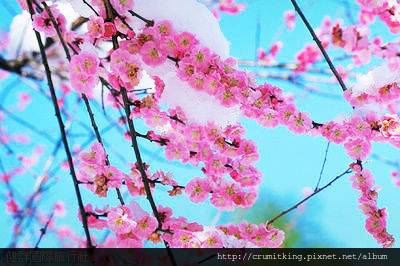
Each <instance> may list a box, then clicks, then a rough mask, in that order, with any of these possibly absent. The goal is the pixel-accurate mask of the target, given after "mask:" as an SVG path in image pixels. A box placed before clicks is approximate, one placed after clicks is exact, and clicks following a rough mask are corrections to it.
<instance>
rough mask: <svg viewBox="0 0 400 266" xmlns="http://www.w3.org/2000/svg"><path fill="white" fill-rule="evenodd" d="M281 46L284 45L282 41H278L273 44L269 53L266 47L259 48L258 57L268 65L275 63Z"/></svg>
mask: <svg viewBox="0 0 400 266" xmlns="http://www.w3.org/2000/svg"><path fill="white" fill-rule="evenodd" d="M281 47H282V42H279V41H278V42H276V43H274V44H273V45H272V46H271V48H270V49H269V51H268V53H267V52H266V51H265V50H264V49H262V48H258V50H257V59H258V60H259V61H262V62H263V63H266V64H267V65H273V64H275V63H276V62H275V58H276V56H277V55H278V53H279V50H280V49H281Z"/></svg>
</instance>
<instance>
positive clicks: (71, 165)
mask: <svg viewBox="0 0 400 266" xmlns="http://www.w3.org/2000/svg"><path fill="white" fill-rule="evenodd" d="M27 4H28V8H29V12H30V14H31V17H32V16H33V15H34V14H35V11H34V9H33V7H32V2H31V0H27ZM34 31H35V35H36V39H37V42H38V45H39V49H40V55H41V57H42V61H43V65H44V68H45V71H46V77H47V82H48V85H49V89H50V94H51V97H52V100H53V105H54V109H55V112H56V117H57V121H58V125H59V128H60V131H61V136H62V141H63V143H64V149H65V153H66V154H67V159H68V164H69V168H70V173H71V176H72V181H73V183H74V187H75V193H76V197H77V199H78V205H79V209H80V213H81V216H82V223H83V228H84V230H85V235H86V240H87V245H88V247H89V248H93V244H92V240H91V238H90V233H89V228H88V224H87V219H86V218H87V217H86V214H85V209H84V206H83V202H82V196H81V193H80V189H79V185H78V180H77V178H76V173H75V168H74V163H73V160H72V156H71V151H70V148H69V144H68V140H67V136H66V133H65V128H64V122H63V120H62V117H61V113H60V107H59V106H58V102H57V96H56V92H55V88H54V85H53V81H52V78H51V70H50V67H49V64H48V62H47V56H46V52H45V48H44V45H43V42H42V38H41V37H40V34H39V32H37V31H36V30H34Z"/></svg>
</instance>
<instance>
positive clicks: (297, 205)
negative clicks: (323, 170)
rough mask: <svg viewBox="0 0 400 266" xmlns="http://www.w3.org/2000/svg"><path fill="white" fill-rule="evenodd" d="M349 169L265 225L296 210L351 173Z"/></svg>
mask: <svg viewBox="0 0 400 266" xmlns="http://www.w3.org/2000/svg"><path fill="white" fill-rule="evenodd" d="M351 172H352V171H351V169H350V168H347V170H346V171H344V172H343V173H341V174H340V175H338V176H337V177H335V178H334V179H332V181H331V182H329V183H328V184H326V185H325V186H323V187H322V188H319V189H317V190H315V191H314V192H313V193H312V194H310V195H309V196H307V197H305V198H304V199H303V200H301V201H299V202H298V203H296V204H295V205H294V206H292V207H290V208H289V209H287V210H285V211H283V212H281V213H280V214H278V215H277V216H275V217H274V218H272V219H271V220H269V221H268V223H267V225H270V224H272V223H274V222H275V221H276V220H278V219H279V218H281V217H282V216H284V215H286V214H287V213H289V212H291V211H293V210H294V209H296V208H297V207H299V206H300V205H301V204H302V203H304V202H306V201H307V200H309V199H311V198H312V197H314V196H315V195H317V194H318V193H319V192H321V191H322V190H324V189H326V188H327V187H329V186H330V185H332V184H333V183H334V182H335V181H337V180H338V179H339V178H341V177H342V176H344V175H346V174H349V173H351Z"/></svg>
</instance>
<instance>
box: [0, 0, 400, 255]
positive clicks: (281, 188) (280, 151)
mask: <svg viewBox="0 0 400 266" xmlns="http://www.w3.org/2000/svg"><path fill="white" fill-rule="evenodd" d="M247 2H248V7H247V9H246V10H245V12H243V13H241V14H239V15H237V16H230V15H222V19H221V22H220V24H221V28H222V31H223V33H224V34H225V36H226V38H227V39H228V40H229V41H230V42H231V55H232V56H234V57H236V58H239V59H254V54H255V36H256V25H257V21H259V22H260V29H261V31H260V32H261V35H260V40H261V41H260V44H261V47H263V48H265V49H266V48H268V47H269V46H270V45H271V44H272V41H273V40H275V41H276V40H281V41H282V42H283V44H284V45H283V48H282V50H281V52H280V53H279V56H278V58H277V59H278V61H281V62H291V61H293V60H294V58H295V54H296V52H297V51H299V50H300V49H301V48H302V47H303V46H304V44H305V43H307V42H312V38H311V36H310V34H309V33H308V31H307V30H306V28H305V26H304V25H303V24H302V23H301V21H300V20H298V21H297V24H296V27H295V29H294V31H292V32H288V31H287V30H283V32H282V34H279V35H277V32H278V30H279V29H280V28H282V24H283V18H282V14H283V12H284V11H286V10H288V9H292V6H291V3H290V1H289V0H284V1H271V0H270V1H262V0H254V1H247ZM298 3H299V5H300V6H301V7H304V12H305V15H306V16H307V18H308V19H309V21H310V23H311V25H313V26H314V28H315V27H317V26H319V25H320V23H321V21H322V19H323V18H324V16H325V15H329V16H331V18H333V19H335V18H338V17H342V18H343V17H345V9H344V8H343V6H342V4H341V3H342V1H333V0H323V1H322V0H320V1H316V0H314V1H313V0H311V1H306V0H302V1H300V0H299V1H298ZM10 6H13V8H14V10H15V11H16V12H17V13H18V12H20V11H19V10H18V8H17V6H16V5H15V4H14V5H13V4H12V3H10ZM351 8H352V12H351V13H352V15H353V16H354V17H356V15H357V10H358V9H357V8H356V6H355V4H352V6H351ZM0 15H1V19H0V29H1V30H3V31H7V30H8V25H9V23H10V20H11V18H12V17H11V16H10V13H9V11H8V10H6V9H5V7H4V6H3V7H0ZM345 21H346V19H345ZM371 31H372V34H371V35H372V36H376V35H382V36H383V37H384V39H387V40H390V39H391V38H392V37H393V36H392V35H391V34H390V33H389V32H388V30H387V29H386V28H385V27H383V26H382V25H381V24H380V23H375V24H374V25H373V26H372V29H371ZM277 37H279V38H278V39H277ZM329 54H330V55H331V56H332V57H334V56H335V55H340V54H341V51H338V50H332V49H330V50H329ZM334 63H335V62H334ZM377 63H379V62H377V61H376V62H375V61H373V64H377ZM320 65H321V66H324V63H320ZM324 67H326V66H324ZM360 71H364V72H365V68H364V69H360ZM14 81H15V77H13V76H11V77H10V78H9V79H7V80H5V81H2V82H1V83H0V97H1V95H3V93H4V92H5V89H7V88H9V86H8V85H9V84H11V83H13V82H14ZM259 81H260V82H263V80H259ZM267 81H268V82H270V83H272V84H274V85H277V86H280V87H281V88H282V89H283V90H284V91H286V92H292V93H293V94H294V95H295V96H296V103H297V105H298V106H299V108H300V109H301V110H303V111H308V112H309V113H310V114H311V115H312V118H313V119H314V120H316V121H321V122H324V121H328V120H331V119H334V118H335V117H336V116H337V115H338V114H340V113H349V112H351V110H352V109H351V107H350V106H349V105H348V104H347V103H346V102H345V101H344V100H337V99H330V98H323V97H320V96H315V95H311V94H304V92H303V91H302V90H300V89H299V88H297V87H295V86H293V85H292V84H289V83H287V82H282V81H277V80H267ZM40 86H41V87H42V88H43V89H44V90H47V87H46V85H45V84H44V83H43V84H40ZM24 89H25V90H28V91H30V92H33V90H32V89H30V88H27V85H26V84H24V83H22V82H18V83H17V85H16V86H15V85H13V86H12V91H11V92H10V93H9V94H8V96H7V98H6V99H5V102H3V100H4V99H3V100H2V99H0V100H1V101H2V102H3V106H7V105H10V104H12V103H13V102H15V101H16V95H17V94H18V92H20V91H22V90H24ZM319 89H320V90H321V91H325V92H329V93H332V94H337V95H340V94H341V89H340V87H339V85H326V84H319ZM31 95H32V96H33V102H32V104H30V105H29V106H28V108H27V109H26V110H25V111H24V112H22V113H18V114H17V115H18V116H20V117H22V118H24V119H26V120H29V121H31V123H33V124H35V125H36V126H37V127H39V128H42V129H44V130H46V131H47V132H48V133H49V134H50V135H51V136H53V137H54V138H58V137H59V133H58V125H57V121H56V119H55V117H54V114H53V113H54V111H53V108H52V105H51V103H50V102H49V101H48V100H47V99H45V98H44V97H43V96H42V95H38V94H37V93H31ZM74 101H75V99H73V98H68V99H67V104H68V106H69V108H72V107H73V105H74ZM95 110H96V111H95V115H96V119H98V123H99V124H100V125H102V127H101V128H104V127H105V126H106V123H105V120H104V118H102V115H101V111H100V108H95ZM108 114H109V115H114V116H117V114H116V113H115V112H112V111H108ZM75 115H76V116H77V117H79V119H81V120H83V121H85V122H86V123H89V120H88V118H87V115H86V114H85V112H84V107H83V106H82V105H80V106H79V107H78V109H77V111H76V112H75ZM5 123H6V126H7V128H8V130H9V131H10V132H20V133H24V134H27V135H29V136H31V137H32V140H33V142H37V143H43V144H44V145H45V152H46V154H50V153H51V152H52V149H53V146H52V145H51V144H50V143H49V142H48V141H47V140H45V139H43V138H40V137H38V136H37V135H35V134H34V133H32V132H29V130H26V129H24V128H22V127H21V126H20V125H18V124H17V123H15V122H14V121H11V120H10V119H7V120H6V122H5ZM136 123H137V127H138V131H139V132H145V127H144V126H143V124H142V123H141V122H140V121H138V122H136ZM242 123H243V124H244V125H245V127H246V128H247V135H246V137H247V138H250V139H253V140H255V141H256V142H257V143H258V150H259V153H260V155H261V159H260V161H259V162H258V163H257V167H259V169H260V170H261V171H262V172H263V173H264V179H263V183H262V186H261V188H260V194H262V197H261V198H267V199H268V200H271V201H272V202H273V203H274V204H277V205H278V206H279V207H281V208H282V209H286V208H288V207H290V206H292V205H293V204H294V203H296V202H297V201H299V200H301V199H302V197H303V196H302V194H301V191H302V189H303V188H304V187H306V186H309V187H314V186H315V184H316V182H317V178H318V176H319V172H320V170H321V165H322V161H323V156H324V153H325V149H326V145H327V141H326V140H325V139H323V138H321V137H311V136H299V135H293V134H292V133H290V132H289V131H288V130H287V129H286V128H284V127H278V128H276V129H271V130H269V129H265V128H262V127H259V126H258V125H257V124H256V123H255V122H254V121H249V120H247V119H243V120H242ZM71 130H72V132H74V133H77V134H79V133H83V132H85V130H84V129H82V128H81V127H80V126H79V125H78V124H77V123H72V129H71ZM104 137H105V140H106V142H107V143H109V144H111V146H112V147H114V148H116V149H118V151H119V153H120V154H124V157H125V158H126V159H127V160H129V161H132V160H133V153H132V150H131V148H130V147H129V145H127V142H125V141H124V140H122V139H121V137H120V135H119V134H118V132H117V131H116V130H111V131H109V132H107V133H106V134H105V135H104ZM85 141H86V137H82V138H76V143H79V144H82V143H84V142H85ZM72 144H74V143H72ZM140 145H141V149H142V152H143V157H144V161H145V162H147V163H149V164H151V165H152V169H153V171H156V170H157V169H164V170H166V171H167V170H169V171H171V172H173V173H174V174H175V176H176V177H177V179H178V180H180V181H181V182H182V183H185V182H187V180H188V178H190V177H193V176H196V175H197V176H199V175H201V171H200V170H199V169H198V168H194V167H190V166H186V165H181V164H180V163H177V162H167V161H166V160H162V158H159V157H157V156H161V157H162V155H163V152H162V149H160V148H158V147H157V146H155V145H153V144H148V143H146V142H143V141H141V142H140ZM13 147H14V148H15V150H18V151H20V152H22V153H25V154H27V153H28V154H29V148H30V149H31V148H32V147H33V146H32V145H30V146H29V147H23V146H18V145H14V146H13ZM373 151H374V153H376V154H379V155H382V156H384V157H386V158H388V159H391V160H397V159H398V158H399V155H400V153H399V151H398V150H397V149H394V148H393V147H391V146H388V145H381V144H375V145H374V150H373ZM4 154H5V150H4V148H2V147H0V156H1V158H2V160H3V162H5V165H6V168H11V167H12V166H15V165H17V164H18V161H17V159H15V158H13V156H5V155H4ZM63 157H64V151H63V150H62V149H61V150H60V152H59V153H58V155H57V157H56V160H57V161H61V160H62V158H63ZM44 158H46V156H44ZM110 159H111V162H112V163H114V164H116V165H118V166H120V167H122V168H124V169H127V168H126V165H124V164H123V162H121V161H120V160H119V159H118V157H117V156H115V155H112V154H111V156H110ZM44 161H45V160H44V159H43V160H41V161H40V163H39V165H38V166H37V167H35V169H34V171H37V172H40V170H41V169H42V168H43V164H44ZM349 163H351V160H350V159H349V158H348V157H347V155H346V154H345V152H344V150H343V148H342V147H341V146H340V145H335V144H332V145H330V149H329V153H328V158H327V163H326V167H325V172H324V175H323V177H322V181H321V184H325V183H327V182H329V181H330V180H331V179H332V178H333V177H335V176H337V175H338V174H340V173H342V172H343V171H344V170H346V169H347V167H348V165H349ZM367 168H369V169H370V170H371V171H372V173H373V174H374V176H375V178H376V184H377V185H379V186H381V187H382V189H381V191H380V192H379V200H378V205H379V206H380V207H387V208H388V211H389V219H388V232H389V233H392V234H393V235H394V237H395V238H396V237H397V238H398V237H400V228H399V226H398V225H399V224H400V211H399V210H400V203H399V202H400V201H399V199H400V196H399V195H400V194H399V188H396V187H395V186H394V185H393V184H392V181H391V179H390V171H391V170H392V169H391V168H390V167H388V166H386V165H384V164H383V163H381V162H379V161H375V160H372V159H371V162H369V163H368V165H367ZM57 170H58V171H57V172H56V177H57V178H58V181H57V183H56V184H55V185H54V186H53V187H52V188H51V190H50V191H49V192H48V193H46V194H45V196H44V197H43V199H41V204H40V210H41V211H42V212H44V213H49V212H51V206H52V204H53V203H54V202H55V201H57V200H63V201H64V202H65V203H66V207H67V210H68V215H67V216H66V217H65V218H62V219H57V222H56V223H57V225H61V224H68V225H72V226H73V228H74V229H75V230H76V232H77V233H83V231H82V229H81V227H80V225H79V222H78V221H77V219H76V214H77V212H78V208H77V205H76V198H75V194H74V191H73V186H72V181H71V178H70V176H69V174H68V172H66V171H63V170H59V169H57ZM349 177H350V175H348V176H345V177H343V178H342V179H341V180H339V181H338V182H336V183H335V184H334V185H332V186H331V187H329V188H328V189H326V190H325V191H323V192H321V193H320V194H319V195H317V196H316V197H315V198H313V199H312V200H310V201H309V202H308V203H307V211H306V213H304V214H303V215H304V216H307V221H311V222H310V224H309V225H307V224H302V233H303V234H304V236H305V237H307V238H310V239H315V241H316V242H319V243H321V242H322V243H325V244H326V245H327V246H331V247H378V245H377V244H376V241H375V240H374V239H373V237H372V236H371V235H370V234H369V233H368V232H366V230H365V228H364V223H365V216H364V215H363V214H362V213H361V211H360V210H359V209H358V207H357V206H358V202H357V199H358V192H357V191H356V190H353V189H352V188H351V183H350V181H349V180H348V179H349ZM33 184H34V180H33V178H32V177H31V176H29V175H24V176H19V177H18V178H16V180H15V181H13V185H14V186H16V187H18V189H19V191H20V193H21V194H27V193H29V192H30V191H31V190H32V186H33ZM1 189H2V188H1ZM82 190H83V191H84V192H83V197H84V201H85V202H91V203H94V202H100V203H99V205H100V206H101V205H102V204H110V205H116V204H117V201H116V197H113V196H114V195H113V192H110V195H111V197H112V199H111V201H110V200H107V201H105V200H98V199H97V197H94V196H92V195H91V193H88V191H87V190H85V189H82ZM0 191H4V190H0ZM155 198H156V203H157V204H162V205H167V206H172V207H173V209H174V211H175V213H174V215H175V216H180V215H182V216H186V217H188V219H189V220H190V221H197V222H199V223H203V224H209V223H210V221H212V220H213V219H214V218H215V216H216V215H217V214H218V211H217V210H216V209H215V208H213V207H211V206H210V205H209V204H208V203H207V202H206V203H203V204H193V203H190V202H189V201H188V200H187V198H185V196H179V197H175V198H172V199H171V198H170V197H168V196H167V193H166V190H165V189H160V190H159V191H157V192H156V193H155ZM128 201H129V200H128ZM139 202H140V203H143V204H142V206H143V207H144V208H146V209H147V207H148V206H147V205H148V204H147V202H146V201H145V199H144V198H142V199H140V200H139ZM2 204H3V203H2ZM0 212H1V210H0ZM3 212H4V210H3ZM275 215H276V213H270V214H268V216H267V217H265V220H268V218H271V217H273V216H275ZM2 216H3V218H2V219H1V220H0V225H1V226H0V234H1V235H2V236H3V237H2V238H1V239H0V246H6V245H8V243H9V242H10V239H11V238H10V237H11V227H12V219H11V217H10V216H4V213H2ZM228 218H229V216H228V215H226V214H224V215H222V219H221V220H219V223H221V222H228ZM301 219H305V218H302V217H300V222H301ZM315 224H317V225H318V227H319V231H318V234H316V232H315V227H314V225H315ZM33 230H36V231H33V233H34V236H33V237H37V236H38V234H39V230H38V227H37V226H36V227H33ZM36 232H37V233H36ZM28 236H29V233H27V234H26V238H23V239H25V240H27V239H28ZM99 236H101V235H99ZM31 240H32V239H31ZM20 243H21V242H20ZM54 245H57V242H55V240H54V238H52V237H48V238H45V239H44V240H43V242H42V244H41V246H42V247H51V246H54ZM397 246H398V245H397Z"/></svg>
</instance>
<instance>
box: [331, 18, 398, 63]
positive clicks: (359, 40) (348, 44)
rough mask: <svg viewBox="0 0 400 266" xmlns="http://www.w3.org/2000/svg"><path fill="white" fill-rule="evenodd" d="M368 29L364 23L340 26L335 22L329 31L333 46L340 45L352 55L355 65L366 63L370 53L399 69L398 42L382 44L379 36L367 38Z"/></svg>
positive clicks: (369, 58)
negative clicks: (371, 38)
mask: <svg viewBox="0 0 400 266" xmlns="http://www.w3.org/2000/svg"><path fill="white" fill-rule="evenodd" d="M369 34H370V32H369V29H368V28H367V27H366V26H365V25H350V26H348V27H343V26H341V22H337V23H336V24H335V25H334V26H333V27H332V31H331V39H332V44H333V46H336V47H342V48H344V50H345V51H346V52H347V53H349V54H350V55H352V56H353V57H352V59H353V61H354V63H355V64H356V65H362V64H367V63H369V62H370V60H371V55H374V56H376V57H378V58H381V59H385V60H387V62H388V65H389V67H390V69H392V70H393V71H398V70H399V69H400V57H399V56H398V53H399V50H400V44H399V43H398V42H396V41H394V42H388V43H386V44H382V39H381V38H380V37H376V38H374V39H373V40H372V41H370V40H369Z"/></svg>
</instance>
